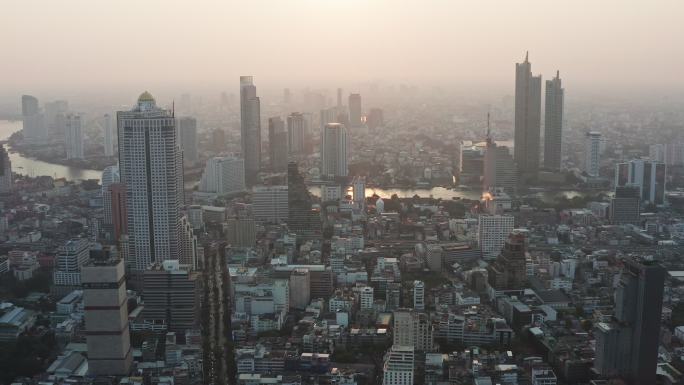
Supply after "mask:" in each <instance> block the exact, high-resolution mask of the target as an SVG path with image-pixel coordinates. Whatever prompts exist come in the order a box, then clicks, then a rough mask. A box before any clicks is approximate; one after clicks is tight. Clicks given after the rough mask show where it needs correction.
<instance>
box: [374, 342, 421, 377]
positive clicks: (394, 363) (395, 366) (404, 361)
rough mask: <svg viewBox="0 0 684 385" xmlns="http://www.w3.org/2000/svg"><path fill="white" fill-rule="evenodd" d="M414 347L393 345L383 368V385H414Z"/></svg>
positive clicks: (386, 355) (386, 356)
mask: <svg viewBox="0 0 684 385" xmlns="http://www.w3.org/2000/svg"><path fill="white" fill-rule="evenodd" d="M414 360H415V357H414V353H413V346H403V345H396V344H395V345H392V347H391V348H390V350H389V351H388V352H387V353H386V354H385V359H384V364H383V366H382V385H413V370H414Z"/></svg>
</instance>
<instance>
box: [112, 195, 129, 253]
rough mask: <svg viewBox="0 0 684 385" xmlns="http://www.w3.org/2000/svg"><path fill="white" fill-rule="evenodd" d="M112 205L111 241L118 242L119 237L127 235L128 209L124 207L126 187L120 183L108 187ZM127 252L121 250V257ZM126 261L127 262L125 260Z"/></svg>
mask: <svg viewBox="0 0 684 385" xmlns="http://www.w3.org/2000/svg"><path fill="white" fill-rule="evenodd" d="M109 193H110V194H111V203H112V228H113V235H114V237H113V240H114V241H115V242H119V241H120V240H121V236H122V235H125V234H128V208H127V207H126V186H125V185H123V184H121V183H112V184H111V185H109ZM128 252H129V250H128V249H126V250H121V253H122V255H124V254H126V255H128ZM126 261H128V260H126Z"/></svg>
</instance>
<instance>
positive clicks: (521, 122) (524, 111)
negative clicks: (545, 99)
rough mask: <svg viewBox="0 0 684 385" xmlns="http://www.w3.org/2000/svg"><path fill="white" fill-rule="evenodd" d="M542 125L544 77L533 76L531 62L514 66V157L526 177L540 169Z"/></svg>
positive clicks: (531, 176) (534, 174)
mask: <svg viewBox="0 0 684 385" xmlns="http://www.w3.org/2000/svg"><path fill="white" fill-rule="evenodd" d="M540 124H541V76H532V65H531V64H530V62H529V60H528V56H527V54H525V61H524V62H522V63H517V64H516V65H515V136H514V140H515V145H514V146H513V149H514V159H515V163H516V164H517V165H518V171H519V173H520V174H521V176H522V177H523V178H524V179H530V178H536V175H537V171H538V170H539V152H540V147H539V146H540V143H539V139H540V135H541V133H540Z"/></svg>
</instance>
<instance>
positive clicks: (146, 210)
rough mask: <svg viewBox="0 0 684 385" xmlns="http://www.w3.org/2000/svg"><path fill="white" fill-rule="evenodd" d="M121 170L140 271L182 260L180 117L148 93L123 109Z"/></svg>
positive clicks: (120, 118)
mask: <svg viewBox="0 0 684 385" xmlns="http://www.w3.org/2000/svg"><path fill="white" fill-rule="evenodd" d="M117 126H118V130H119V173H120V176H121V183H123V184H124V185H125V186H126V204H127V214H128V237H129V240H128V241H129V245H130V250H129V256H130V258H131V259H132V260H134V261H135V266H134V268H135V270H137V271H143V270H145V269H146V268H147V267H148V266H149V265H150V263H152V262H161V261H164V260H167V259H174V260H178V259H180V255H179V250H180V245H179V240H180V233H181V224H180V219H181V208H182V206H183V164H182V156H181V150H180V147H179V146H178V142H177V138H178V136H177V135H176V119H175V118H174V116H173V115H172V114H171V113H170V112H169V111H166V110H163V109H161V108H159V107H157V104H156V101H155V100H154V98H153V97H152V95H150V93H149V92H147V91H146V92H143V93H142V94H141V95H140V97H139V98H138V103H137V105H136V106H135V107H134V108H133V109H132V110H131V111H119V112H117Z"/></svg>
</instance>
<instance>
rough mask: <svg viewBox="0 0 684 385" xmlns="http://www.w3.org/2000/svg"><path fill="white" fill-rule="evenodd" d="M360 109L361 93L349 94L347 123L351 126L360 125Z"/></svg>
mask: <svg viewBox="0 0 684 385" xmlns="http://www.w3.org/2000/svg"><path fill="white" fill-rule="evenodd" d="M361 111H362V109H361V94H350V95H349V125H350V126H351V127H353V128H357V127H361V125H362V124H363V122H362V121H361V115H362V112H361Z"/></svg>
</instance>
